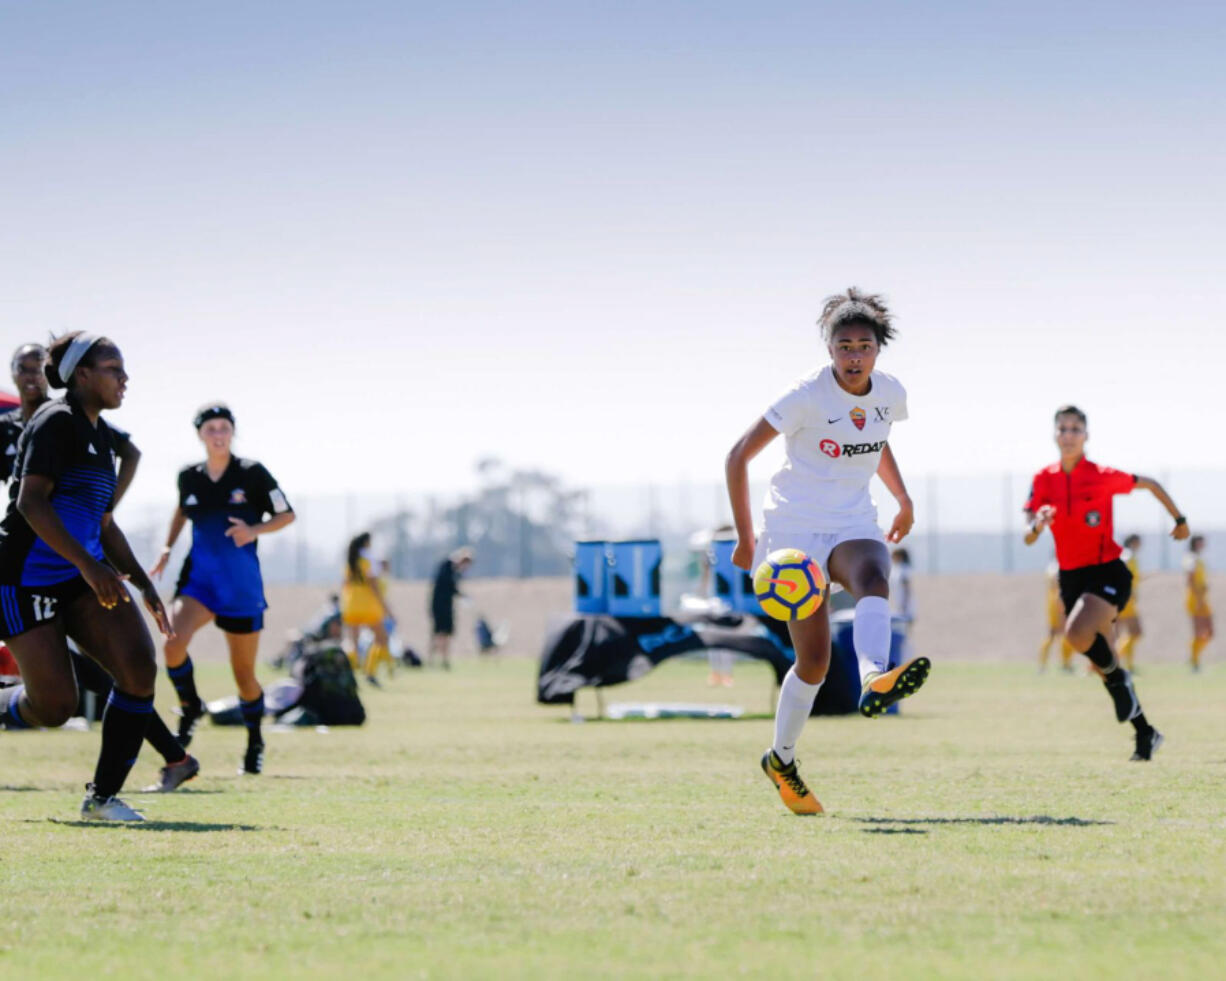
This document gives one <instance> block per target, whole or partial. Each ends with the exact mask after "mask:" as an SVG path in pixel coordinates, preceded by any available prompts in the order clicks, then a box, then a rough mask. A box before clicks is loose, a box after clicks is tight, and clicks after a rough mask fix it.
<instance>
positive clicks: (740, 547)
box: [724, 417, 779, 570]
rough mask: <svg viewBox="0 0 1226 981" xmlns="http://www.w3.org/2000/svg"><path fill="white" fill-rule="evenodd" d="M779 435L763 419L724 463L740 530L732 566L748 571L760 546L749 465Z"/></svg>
mask: <svg viewBox="0 0 1226 981" xmlns="http://www.w3.org/2000/svg"><path fill="white" fill-rule="evenodd" d="M778 435H779V430H778V429H776V428H775V427H774V426H773V425H772V424H771V423H769V422H767V421H766V418H765V417H763V418H760V419H758V420H757V421H756V422H754V424H753V425H752V426H750V427H749V428H748V429H747V430H745V432H744V433H743V434H742V435H741V438H740V439H738V440H737V441H736V443H734V444H733V446H732V449H731V450H729V451H728V456H727V457H726V458H725V459H724V480H725V482H726V483H727V485H728V502H729V503H730V504H731V505H732V523H733V525H734V526H735V527H736V548H735V549H734V550H733V552H732V564H733V565H735V566H737V567H738V568H740V569H745V570H748V569H749V567H750V566H751V565H752V564H753V553H754V548H755V547H756V545H757V543H756V541H755V539H754V531H753V507H752V506H751V505H750V503H749V461H750V460H752V459H753V458H754V457H755V456H757V455H758V454H759V453H761V452H762V450H763V449H764V448H765V447H766V446H767V444H769V443H770V442H771V440H773V439H774V438H775V437H776V436H778Z"/></svg>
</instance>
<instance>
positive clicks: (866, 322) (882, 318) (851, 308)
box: [817, 286, 898, 347]
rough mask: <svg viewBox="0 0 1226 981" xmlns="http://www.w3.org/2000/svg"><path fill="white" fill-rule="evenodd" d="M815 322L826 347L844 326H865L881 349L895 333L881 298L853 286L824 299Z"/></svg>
mask: <svg viewBox="0 0 1226 981" xmlns="http://www.w3.org/2000/svg"><path fill="white" fill-rule="evenodd" d="M817 323H818V326H819V327H821V329H822V340H824V341H825V342H826V343H827V344H829V343H831V342H832V341H833V340H834V335H835V334H836V333H837V332H838V331H839V330H841V329H842V328H844V327H852V326H862V327H868V328H869V329H871V330H872V332H873V334H874V335H875V336H876V338H877V346H878V347H885V346H886V345H887V344H889V343H890V341H892V340H893V339H894V337H895V336H896V335H897V333H898V332H897V331H896V330H895V329H894V315H893V314H892V313H890V309H889V307H887V306H886V304H885V297H883V296H881V294H879V293H865V292H864V291H863V290H861V289H859V288H858V287H856V286H852V287H850V288H849V289H848V290H847V291H846V292H845V293H835V294H834V296H828V297H826V302H825V303H824V304H823V305H822V315H821V317H819V318H818V321H817Z"/></svg>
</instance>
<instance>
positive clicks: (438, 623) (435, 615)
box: [430, 610, 455, 637]
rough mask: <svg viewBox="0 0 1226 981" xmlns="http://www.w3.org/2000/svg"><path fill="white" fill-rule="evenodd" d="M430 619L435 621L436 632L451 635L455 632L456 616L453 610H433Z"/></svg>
mask: <svg viewBox="0 0 1226 981" xmlns="http://www.w3.org/2000/svg"><path fill="white" fill-rule="evenodd" d="M430 619H431V620H433V621H434V632H435V633H436V634H444V635H446V636H448V637H450V636H451V635H452V634H454V633H455V616H454V615H453V614H452V612H451V610H431V611H430Z"/></svg>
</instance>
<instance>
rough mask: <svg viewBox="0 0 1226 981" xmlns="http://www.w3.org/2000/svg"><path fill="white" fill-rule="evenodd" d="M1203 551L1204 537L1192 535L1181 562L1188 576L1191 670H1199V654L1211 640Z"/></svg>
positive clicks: (1211, 628) (1210, 613)
mask: <svg viewBox="0 0 1226 981" xmlns="http://www.w3.org/2000/svg"><path fill="white" fill-rule="evenodd" d="M1204 550H1205V536H1204V535H1193V536H1192V537H1191V538H1190V539H1189V540H1188V554H1187V556H1186V557H1185V558H1184V560H1183V569H1184V572H1186V573H1187V574H1188V595H1187V600H1186V607H1187V611H1188V616H1190V617H1191V618H1192V660H1191V664H1192V670H1193V671H1199V670H1200V655H1201V652H1202V651H1204V649H1205V648H1206V647H1207V646H1208V645H1209V641H1211V640H1213V610H1212V609H1210V607H1209V576H1208V573H1207V572H1206V570H1205V560H1204V559H1203V558H1201V553H1202V552H1203V551H1204Z"/></svg>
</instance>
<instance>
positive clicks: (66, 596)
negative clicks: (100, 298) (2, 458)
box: [0, 331, 170, 821]
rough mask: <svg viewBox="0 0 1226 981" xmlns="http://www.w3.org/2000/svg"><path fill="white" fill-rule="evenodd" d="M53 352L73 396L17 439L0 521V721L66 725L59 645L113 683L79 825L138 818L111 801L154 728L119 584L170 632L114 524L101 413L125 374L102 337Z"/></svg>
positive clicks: (143, 660) (50, 372)
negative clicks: (5, 673)
mask: <svg viewBox="0 0 1226 981" xmlns="http://www.w3.org/2000/svg"><path fill="white" fill-rule="evenodd" d="M49 354H50V363H49V364H48V366H47V369H46V373H47V379H48V381H49V382H50V383H51V385H52V386H53V387H56V388H67V389H68V394H67V395H66V396H65V397H64V398H63V399H55V400H53V401H50V402H47V403H46V404H45V405H43V406H41V407H40V408H39V409H38V410H37V411H35V413H34V415H33V416H32V417H31V419H30V421H29V423H28V424H27V425H26V427H25V431H24V432H23V433H22V435H21V438H20V439H19V440H18V443H17V453H16V459H15V462H14V467H13V471H14V474H15V476H16V479H15V480H14V482H13V484H12V486H11V488H10V495H9V498H10V500H9V508H8V513H7V514H6V515H5V517H4V520H3V522H2V523H0V625H2V626H3V633H4V635H5V638H6V639H7V641H8V647H9V650H10V651H11V652H12V653H13V656H14V657H15V658H16V659H17V663H18V665H19V666H20V667H21V676H22V684H20V685H16V686H14V687H12V688H7V689H5V690H4V691H2V692H0V719H2V720H3V723H4V727H5V728H7V729H20V728H26V727H30V726H59V725H63V723H64V722H65V721H66V720H67V719H68V717H69V715H70V714H71V713H72V711H73V710H74V709H75V708H76V705H77V684H76V679H75V677H74V676H73V669H72V662H71V661H70V660H69V655H68V644H67V640H66V638H67V637H71V638H72V639H73V640H75V641H77V642H78V643H79V644H80V645H81V647H82V648H83V649H84V650H86V651H88V652H89V653H90V656H91V657H93V658H95V659H96V660H97V661H98V662H99V663H100V664H101V665H102V666H103V667H104V668H106V671H107V673H108V674H109V675H110V676H111V677H112V678H113V679H114V681H115V685H114V688H113V689H112V691H111V693H110V696H109V697H108V699H107V705H106V710H105V713H104V714H103V717H102V745H101V747H100V749H99V753H98V763H97V766H96V768H95V770H94V779H93V782H92V783H90V784H89V785H88V786H87V790H88V793H87V795H86V797H85V800H84V802H83V803H82V805H81V817H82V818H83V819H85V820H99V821H141V820H143V818H142V817H141V815H140V814H139V813H137V812H136V811H134V810H133V809H132V808H130V807H129V806H128V805H127V804H125V803H124V802H123V801H122V800H120V799H119V798H118V796H116V795H117V794H118V793H119V791H120V788H122V786H123V783H124V780H126V779H127V776H128V773H129V772H130V770H131V769H132V765H133V764H134V763H135V762H136V757H137V754H138V753H139V752H140V745H141V742H142V741H143V740H144V738H145V732H146V729H147V728H148V725H149V719H150V716H151V713H152V711H153V685H154V680H155V678H156V676H157V661H156V656H155V653H154V649H153V641H152V639H151V638H150V636H149V631H148V629H147V628H146V627H145V621H144V619H143V618H142V617H141V615H140V613H139V612H137V610H136V608H135V607H134V606H133V605H132V598H131V594H130V593H129V592H128V589H127V587H126V586H125V585H124V580H125V579H128V580H130V581H131V582H132V583H133V585H135V586H136V588H137V589H138V590H139V591H140V594H141V596H142V598H143V599H144V601H145V604H146V605H147V606H148V608H149V611H150V613H152V614H153V617H154V619H155V620H156V621H157V624H158V626H159V627H160V628H161V630H162V632H163V633H165V634H169V633H170V623H169V620H168V618H167V616H166V611H165V609H164V608H163V606H162V601H161V599H159V597H158V594H157V591H156V590H155V589H154V587H153V583H152V582H151V581H150V580H149V577H148V576H147V575H146V574H145V571H144V570H143V569H142V568H141V567H140V564H139V563H138V562H137V561H136V558H135V556H133V554H132V549H131V548H130V547H129V545H128V542H127V539H126V538H124V535H123V532H121V531H120V530H119V526H118V525H116V524H115V522H114V521H113V520H112V516H111V511H112V509H113V507H114V497H115V451H114V445H113V443H112V441H111V433H110V427H109V426H107V424H106V422H105V421H104V420H103V419H102V418H101V413H102V411H103V410H105V409H117V408H119V406H120V404H121V403H122V402H123V396H124V390H125V387H126V385H127V381H128V376H127V373H126V372H125V371H124V363H123V356H122V354H121V353H120V351H119V349H118V348H117V347H116V346H115V344H114V342H113V341H110V340H108V339H107V338H105V337H97V336H94V335H92V334H85V333H82V332H80V331H76V332H73V333H71V334H66V335H65V336H64V337H61V338H59V339H58V340H56V341H55V342H54V343H53V344H52V345H51V350H50V352H49Z"/></svg>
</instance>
